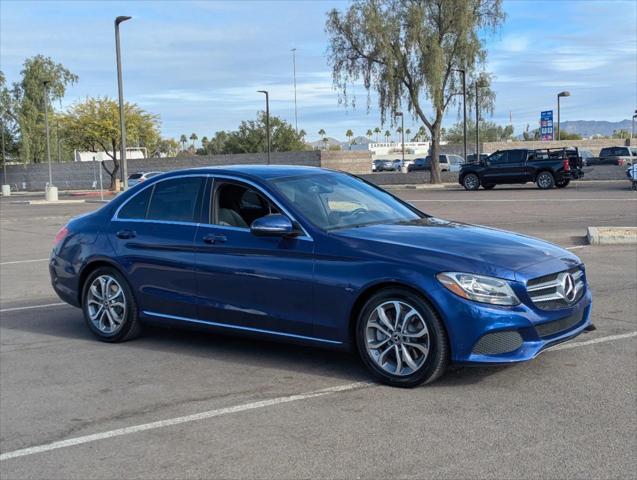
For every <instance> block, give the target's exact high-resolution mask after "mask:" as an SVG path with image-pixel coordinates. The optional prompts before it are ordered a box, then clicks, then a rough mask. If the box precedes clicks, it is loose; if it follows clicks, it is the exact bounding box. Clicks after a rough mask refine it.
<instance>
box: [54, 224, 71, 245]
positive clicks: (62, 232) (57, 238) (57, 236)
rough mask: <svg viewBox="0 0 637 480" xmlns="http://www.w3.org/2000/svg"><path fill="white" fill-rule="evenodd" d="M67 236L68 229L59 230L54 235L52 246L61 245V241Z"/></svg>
mask: <svg viewBox="0 0 637 480" xmlns="http://www.w3.org/2000/svg"><path fill="white" fill-rule="evenodd" d="M68 234H69V229H68V228H66V226H64V227H62V228H60V230H59V231H58V233H56V234H55V238H54V239H53V246H54V247H57V246H58V245H59V244H60V243H62V240H64V239H65V238H66V236H67V235H68Z"/></svg>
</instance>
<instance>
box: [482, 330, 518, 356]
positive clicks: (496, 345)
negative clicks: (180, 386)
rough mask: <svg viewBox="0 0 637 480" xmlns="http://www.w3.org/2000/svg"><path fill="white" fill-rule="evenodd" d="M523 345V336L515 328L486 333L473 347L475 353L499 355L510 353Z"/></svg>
mask: <svg viewBox="0 0 637 480" xmlns="http://www.w3.org/2000/svg"><path fill="white" fill-rule="evenodd" d="M521 346H522V337H521V336H520V334H519V333H518V332H516V331H515V330H506V331H503V332H493V333H487V334H486V335H484V336H483V337H482V338H481V339H480V340H478V343H476V344H475V346H474V347H473V353H477V354H479V355H497V354H499V353H509V352H513V351H514V350H517V349H518V348H520V347H521Z"/></svg>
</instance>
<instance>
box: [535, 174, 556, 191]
mask: <svg viewBox="0 0 637 480" xmlns="http://www.w3.org/2000/svg"><path fill="white" fill-rule="evenodd" d="M535 181H536V182H537V186H538V188H540V189H542V190H548V189H550V188H553V187H554V186H555V178H553V174H552V173H551V172H541V173H540V174H539V175H538V176H537V178H536V179H535Z"/></svg>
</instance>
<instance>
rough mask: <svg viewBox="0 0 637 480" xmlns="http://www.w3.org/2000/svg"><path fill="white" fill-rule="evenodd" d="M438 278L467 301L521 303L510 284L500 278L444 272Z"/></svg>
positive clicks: (497, 303)
mask: <svg viewBox="0 0 637 480" xmlns="http://www.w3.org/2000/svg"><path fill="white" fill-rule="evenodd" d="M436 278H437V279H438V281H439V282H440V283H442V284H443V285H444V286H445V287H446V288H447V289H449V290H451V291H452V292H453V293H455V294H456V295H458V296H460V297H462V298H466V299H467V300H473V301H475V302H482V303H491V304H493V305H517V304H518V303H520V300H518V297H517V296H516V295H515V293H514V292H513V290H512V289H511V286H510V285H509V283H508V282H506V281H505V280H500V279H499V278H493V277H485V276H483V275H473V274H471V273H460V272H443V273H439V274H438V275H436Z"/></svg>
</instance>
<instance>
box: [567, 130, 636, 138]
mask: <svg viewBox="0 0 637 480" xmlns="http://www.w3.org/2000/svg"><path fill="white" fill-rule="evenodd" d="M623 131H624V132H625V135H626V136H625V137H615V138H629V137H630V134H629V133H628V132H627V131H626V130H623ZM613 136H614V134H613ZM556 138H557V137H556ZM581 139H582V136H581V135H580V134H579V133H570V132H565V131H563V130H562V131H561V132H560V140H581Z"/></svg>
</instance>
